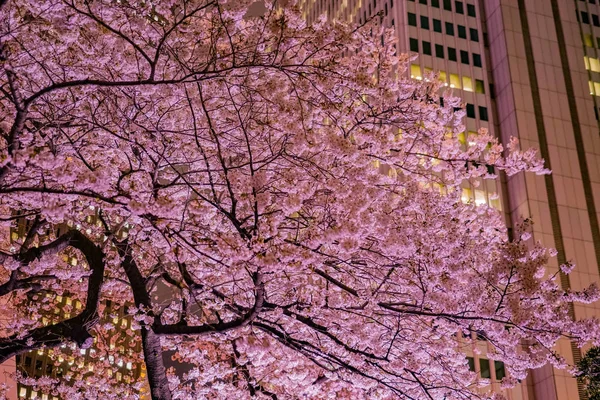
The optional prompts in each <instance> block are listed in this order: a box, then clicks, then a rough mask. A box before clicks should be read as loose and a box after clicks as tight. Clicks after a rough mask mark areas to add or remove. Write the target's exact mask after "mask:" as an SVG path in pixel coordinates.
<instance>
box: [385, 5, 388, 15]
mask: <svg viewBox="0 0 600 400" xmlns="http://www.w3.org/2000/svg"><path fill="white" fill-rule="evenodd" d="M385 15H388V6H387V3H385Z"/></svg>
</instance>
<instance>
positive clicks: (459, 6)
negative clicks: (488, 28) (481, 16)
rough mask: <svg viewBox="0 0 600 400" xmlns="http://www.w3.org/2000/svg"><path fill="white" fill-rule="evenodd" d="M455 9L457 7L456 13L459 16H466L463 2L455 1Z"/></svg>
mask: <svg viewBox="0 0 600 400" xmlns="http://www.w3.org/2000/svg"><path fill="white" fill-rule="evenodd" d="M454 7H456V13H457V14H464V13H465V6H464V5H463V2H462V1H455V2H454Z"/></svg>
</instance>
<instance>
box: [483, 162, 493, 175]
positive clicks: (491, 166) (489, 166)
mask: <svg viewBox="0 0 600 400" xmlns="http://www.w3.org/2000/svg"><path fill="white" fill-rule="evenodd" d="M485 168H486V169H487V173H488V174H490V175H494V174H495V172H494V166H493V165H490V164H485Z"/></svg>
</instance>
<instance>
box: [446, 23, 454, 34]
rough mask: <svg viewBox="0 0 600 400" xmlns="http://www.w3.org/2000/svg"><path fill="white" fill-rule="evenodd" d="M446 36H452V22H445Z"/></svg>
mask: <svg viewBox="0 0 600 400" xmlns="http://www.w3.org/2000/svg"><path fill="white" fill-rule="evenodd" d="M446 35H451V36H454V25H452V22H446Z"/></svg>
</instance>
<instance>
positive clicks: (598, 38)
mask: <svg viewBox="0 0 600 400" xmlns="http://www.w3.org/2000/svg"><path fill="white" fill-rule="evenodd" d="M596 44H597V45H598V47H600V37H597V38H596Z"/></svg>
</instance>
